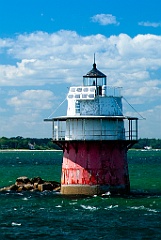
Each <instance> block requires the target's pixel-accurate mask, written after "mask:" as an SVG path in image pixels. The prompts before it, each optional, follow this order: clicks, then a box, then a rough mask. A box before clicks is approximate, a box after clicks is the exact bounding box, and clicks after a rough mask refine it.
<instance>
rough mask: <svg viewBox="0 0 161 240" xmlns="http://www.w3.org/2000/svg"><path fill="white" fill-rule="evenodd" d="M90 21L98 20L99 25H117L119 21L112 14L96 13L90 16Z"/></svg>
mask: <svg viewBox="0 0 161 240" xmlns="http://www.w3.org/2000/svg"><path fill="white" fill-rule="evenodd" d="M91 20H92V22H98V23H99V24H101V25H111V24H114V25H119V24H120V23H119V22H118V21H117V20H116V17H115V16H113V15H112V14H103V13H102V14H96V15H94V16H93V17H91Z"/></svg>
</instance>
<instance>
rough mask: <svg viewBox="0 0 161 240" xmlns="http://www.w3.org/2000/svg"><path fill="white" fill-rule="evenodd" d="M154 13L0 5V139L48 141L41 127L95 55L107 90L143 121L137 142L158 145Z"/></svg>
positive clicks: (117, 4) (84, 5) (86, 5)
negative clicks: (114, 89) (115, 91)
mask: <svg viewBox="0 0 161 240" xmlns="http://www.w3.org/2000/svg"><path fill="white" fill-rule="evenodd" d="M160 9H161V1H160V0H153V1H150V0H135V1H132V0H99V1H98V0H88V1H87V0H86V1H85V0H81V1H80V0H77V1H75V0H66V1H65V0H1V2H0V137H2V136H5V137H16V136H23V137H51V135H52V131H51V125H50V123H46V122H43V119H44V118H47V117H48V116H50V115H51V114H52V113H54V112H55V110H56V109H57V107H58V106H59V105H60V104H61V102H63V101H64V99H65V97H66V94H67V91H68V87H69V86H71V85H79V84H82V76H83V75H84V74H86V73H87V72H88V71H89V70H90V69H91V68H92V64H93V54H94V53H95V54H96V63H97V67H98V69H99V70H100V71H102V72H103V73H104V74H106V75H107V77H108V84H109V85H112V86H121V87H123V90H122V94H123V96H124V97H125V99H126V100H128V102H129V103H130V104H132V106H133V107H134V108H135V109H136V110H137V111H138V112H139V114H140V115H141V116H143V117H144V118H146V120H141V121H140V124H139V125H140V129H139V137H148V138H161V15H160ZM123 104H124V114H125V115H132V116H138V117H140V115H138V114H137V113H136V112H135V111H133V109H131V108H129V106H128V105H127V104H126V103H125V102H124V101H123ZM65 109H66V102H65V103H64V104H63V105H61V107H60V108H59V109H58V110H57V111H56V112H55V113H54V115H53V116H55V115H62V114H63V115H65V114H66V110H65Z"/></svg>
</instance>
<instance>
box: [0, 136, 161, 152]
mask: <svg viewBox="0 0 161 240" xmlns="http://www.w3.org/2000/svg"><path fill="white" fill-rule="evenodd" d="M132 148H134V149H144V148H145V149H150V148H152V149H161V139H147V138H141V139H139V141H138V143H136V144H134V145H133V147H132ZM0 149H35V150H50V149H60V148H59V147H58V146H57V145H56V144H55V143H53V142H52V139H51V138H40V139H38V138H23V137H20V136H18V137H12V138H6V137H2V138H0Z"/></svg>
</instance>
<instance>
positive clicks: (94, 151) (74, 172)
mask: <svg viewBox="0 0 161 240" xmlns="http://www.w3.org/2000/svg"><path fill="white" fill-rule="evenodd" d="M129 190H130V183H129V175H128V165H127V146H126V144H125V142H122V141H113V142H110V141H106V142H99V141H88V142H81V141H80V142H79V141H78V142H70V143H69V142H66V144H65V148H64V156H63V164H62V178H61V193H62V194H85V195H94V194H102V193H105V192H107V191H113V192H120V191H123V192H127V191H129Z"/></svg>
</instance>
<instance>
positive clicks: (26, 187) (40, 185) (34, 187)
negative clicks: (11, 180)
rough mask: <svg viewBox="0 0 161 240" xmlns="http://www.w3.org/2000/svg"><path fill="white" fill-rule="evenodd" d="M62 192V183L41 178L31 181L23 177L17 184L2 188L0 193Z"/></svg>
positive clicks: (18, 179)
mask: <svg viewBox="0 0 161 240" xmlns="http://www.w3.org/2000/svg"><path fill="white" fill-rule="evenodd" d="M45 190H47V191H57V192H58V191H60V183H59V182H56V181H45V180H43V179H42V178H40V177H34V178H31V179H29V178H28V177H26V176H22V177H19V178H17V179H16V182H15V184H13V185H11V186H8V187H4V188H1V189H0V191H18V192H21V191H41V192H42V191H45Z"/></svg>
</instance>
